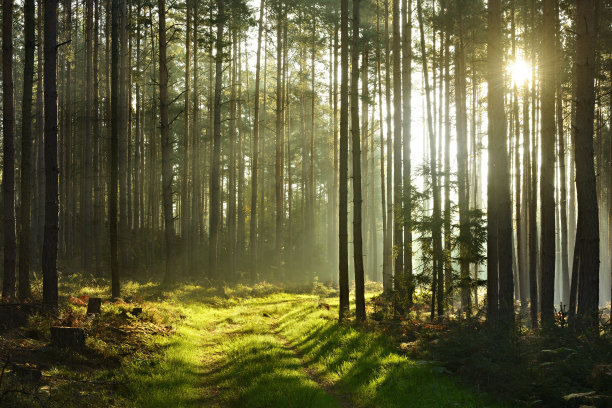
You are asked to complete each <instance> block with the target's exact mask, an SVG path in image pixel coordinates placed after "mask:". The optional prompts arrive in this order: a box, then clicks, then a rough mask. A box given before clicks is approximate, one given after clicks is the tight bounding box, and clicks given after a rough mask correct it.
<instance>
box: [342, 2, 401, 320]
mask: <svg viewBox="0 0 612 408" xmlns="http://www.w3.org/2000/svg"><path fill="white" fill-rule="evenodd" d="M395 1H398V0H395ZM352 40H353V41H352V45H351V135H352V139H353V140H352V148H353V258H354V263H355V317H356V318H357V320H358V321H365V319H366V314H365V290H364V269H363V242H362V241H363V238H362V230H361V140H360V129H359V50H360V39H359V0H353V38H352ZM396 112H397V111H396Z"/></svg>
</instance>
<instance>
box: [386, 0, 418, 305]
mask: <svg viewBox="0 0 612 408" xmlns="http://www.w3.org/2000/svg"><path fill="white" fill-rule="evenodd" d="M402 3H403V5H402V10H403V13H402V57H403V58H402V105H403V112H402V114H403V119H404V121H403V128H402V138H403V144H404V145H403V151H402V154H403V156H404V161H403V172H404V174H403V196H404V213H403V218H404V271H403V281H404V285H406V286H405V295H404V299H405V302H406V306H408V308H410V307H411V306H412V303H413V295H414V282H413V276H412V162H411V158H410V156H411V154H412V150H411V147H410V143H411V140H412V97H411V95H412V0H403V1H402ZM381 126H382V122H381Z"/></svg>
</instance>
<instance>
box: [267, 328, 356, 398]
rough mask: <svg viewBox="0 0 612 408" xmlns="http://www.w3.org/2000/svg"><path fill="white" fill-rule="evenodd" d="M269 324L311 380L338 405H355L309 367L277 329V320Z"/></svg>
mask: <svg viewBox="0 0 612 408" xmlns="http://www.w3.org/2000/svg"><path fill="white" fill-rule="evenodd" d="M271 326H272V330H273V332H274V334H275V335H276V337H277V338H278V340H279V341H280V342H281V344H282V345H283V346H284V347H285V348H286V349H288V350H290V351H291V352H293V354H295V356H296V357H297V358H298V359H299V361H300V364H301V366H302V370H303V371H304V372H305V373H306V375H308V377H309V378H310V379H311V380H312V381H314V382H316V383H317V384H318V385H319V387H320V388H321V389H323V390H325V391H326V392H327V393H328V394H329V395H331V396H332V397H334V399H335V400H336V402H337V403H338V406H340V407H343V408H352V407H354V406H355V405H354V404H353V403H352V401H351V399H350V397H349V396H348V395H346V394H342V393H340V392H339V391H338V390H337V389H336V387H335V386H334V384H333V383H330V382H329V381H326V380H325V379H323V378H322V377H321V374H320V373H318V372H317V371H316V370H314V369H312V368H311V367H310V365H309V363H308V361H307V360H306V358H305V356H304V354H303V353H302V352H301V351H300V350H299V349H298V348H297V347H295V346H294V345H293V344H291V343H290V342H289V340H287V338H286V337H285V336H283V334H282V333H281V331H280V330H279V327H278V322H273V323H272V325H271Z"/></svg>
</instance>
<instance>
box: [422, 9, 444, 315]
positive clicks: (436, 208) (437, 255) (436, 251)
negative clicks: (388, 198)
mask: <svg viewBox="0 0 612 408" xmlns="http://www.w3.org/2000/svg"><path fill="white" fill-rule="evenodd" d="M421 3H422V0H417V12H418V19H419V32H420V37H421V61H422V65H423V72H424V77H425V101H426V108H425V109H426V111H427V130H428V133H429V153H430V157H429V160H430V164H429V168H430V177H431V189H432V195H433V214H432V227H431V234H432V235H431V236H432V241H433V276H434V277H438V276H440V275H441V268H442V266H443V265H442V231H441V223H440V219H441V205H440V201H441V199H440V189H439V186H438V168H437V160H436V157H437V154H438V151H437V147H436V146H437V144H436V137H435V133H434V128H433V117H432V113H431V89H430V86H429V74H428V72H427V52H426V50H425V32H424V27H423V9H422V4H421ZM434 282H435V279H434ZM435 291H436V286H435V284H433V285H432V292H433V293H434V296H435ZM441 295H442V294H441V293H438V294H437V296H441ZM432 304H433V300H432ZM439 312H440V311H438V314H440V313H439ZM431 317H432V319H433V317H434V309H433V307H432V310H431Z"/></svg>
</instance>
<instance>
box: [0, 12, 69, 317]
mask: <svg viewBox="0 0 612 408" xmlns="http://www.w3.org/2000/svg"><path fill="white" fill-rule="evenodd" d="M44 3H45V10H44V16H45V23H44V24H45V30H44V36H45V72H44V88H45V236H44V242H43V250H42V268H43V303H44V304H46V305H48V306H50V307H52V308H54V309H55V308H57V298H58V288H57V232H58V194H57V193H58V174H59V171H58V167H57V0H45V2H44ZM4 16H6V14H4ZM4 98H5V100H7V99H8V97H7V94H6V93H5V94H4ZM5 129H6V127H5ZM5 149H6V147H5ZM4 158H5V160H6V155H5V156H4ZM5 256H6V253H5Z"/></svg>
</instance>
